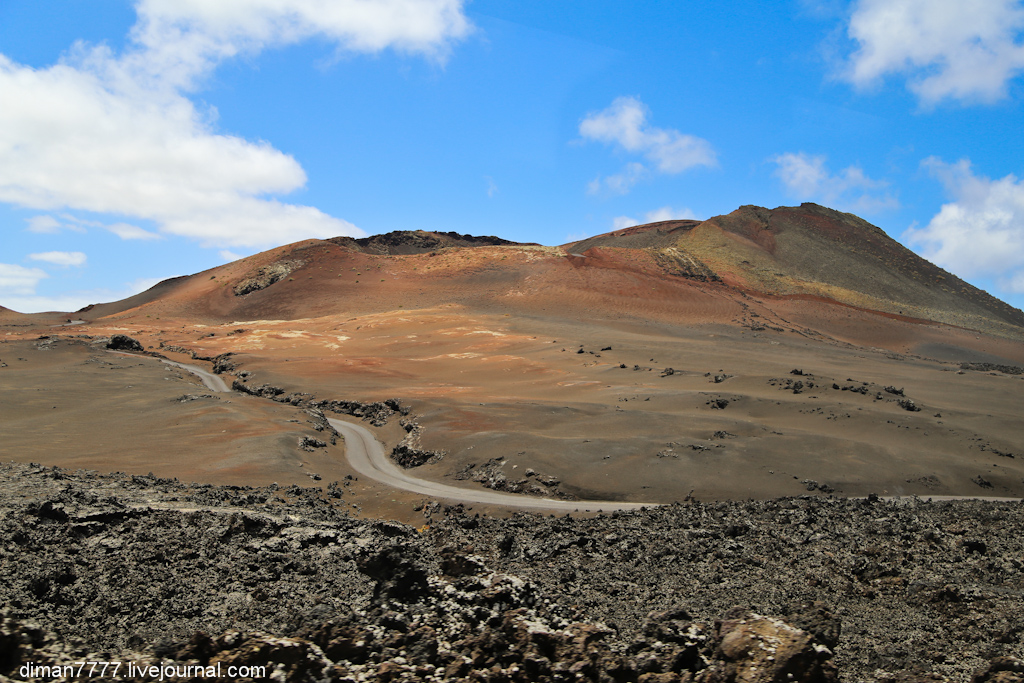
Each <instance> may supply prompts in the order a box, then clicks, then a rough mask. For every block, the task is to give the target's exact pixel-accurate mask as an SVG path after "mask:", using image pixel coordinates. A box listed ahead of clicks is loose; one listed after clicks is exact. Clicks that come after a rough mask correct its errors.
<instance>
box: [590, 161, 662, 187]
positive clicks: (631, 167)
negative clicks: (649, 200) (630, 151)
mask: <svg viewBox="0 0 1024 683" xmlns="http://www.w3.org/2000/svg"><path fill="white" fill-rule="evenodd" d="M646 175H647V168H646V167H645V166H644V165H643V164H640V163H637V162H635V161H631V162H630V163H628V164H626V167H625V168H624V169H622V173H616V174H615V175H610V176H606V177H604V178H602V177H601V176H598V177H596V178H594V179H593V180H591V181H590V182H589V183H587V193H588V194H601V193H604V192H607V193H609V194H626V193H628V192H629V191H630V190H632V189H633V186H634V185H636V184H637V183H638V182H640V181H641V180H642V179H643V178H644V176H646Z"/></svg>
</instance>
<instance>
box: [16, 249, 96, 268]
mask: <svg viewBox="0 0 1024 683" xmlns="http://www.w3.org/2000/svg"><path fill="white" fill-rule="evenodd" d="M28 257H29V258H30V259H32V260H33V261H45V262H46V263H52V264H54V265H56V266H84V265H85V260H86V256H85V254H83V253H82V252H80V251H44V252H42V253H39V254H29V255H28Z"/></svg>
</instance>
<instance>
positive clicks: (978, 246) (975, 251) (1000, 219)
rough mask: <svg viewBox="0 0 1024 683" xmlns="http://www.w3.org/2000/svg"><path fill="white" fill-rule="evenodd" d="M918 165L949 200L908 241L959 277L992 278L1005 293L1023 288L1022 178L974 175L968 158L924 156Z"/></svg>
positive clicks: (907, 234) (910, 233) (911, 232)
mask: <svg viewBox="0 0 1024 683" xmlns="http://www.w3.org/2000/svg"><path fill="white" fill-rule="evenodd" d="M922 165H923V166H924V167H925V168H926V169H927V170H928V171H929V172H930V173H931V174H932V175H933V176H934V177H935V178H937V179H938V180H939V181H941V182H942V184H943V185H944V186H945V188H946V193H947V195H949V196H950V198H952V199H953V201H952V202H950V203H948V204H943V205H942V208H941V209H940V210H939V213H938V214H936V215H935V216H934V217H933V218H932V219H931V221H930V222H929V223H928V225H926V226H925V227H923V228H911V229H909V230H907V231H906V232H905V233H904V238H905V239H906V240H907V241H908V243H909V244H910V245H912V246H915V247H917V248H919V249H921V251H922V254H923V256H924V257H925V258H927V259H929V260H930V261H933V262H935V263H937V264H938V265H940V266H942V267H943V268H946V269H948V270H950V271H952V272H954V273H956V274H958V275H961V276H964V277H971V276H988V277H993V278H996V279H998V280H999V281H1000V283H1001V285H1002V286H1003V287H1005V288H1006V289H1009V290H1010V291H1021V290H1024V181H1022V180H1018V179H1017V177H1016V176H1014V175H1013V174H1010V175H1008V176H1006V177H1004V178H1001V179H999V180H991V179H989V178H986V177H984V176H979V175H976V174H975V173H974V171H973V170H972V168H971V162H970V161H968V160H967V159H961V160H960V161H958V162H956V163H955V164H949V163H946V162H944V161H942V160H941V159H938V158H936V157H929V158H928V159H925V160H924V162H922Z"/></svg>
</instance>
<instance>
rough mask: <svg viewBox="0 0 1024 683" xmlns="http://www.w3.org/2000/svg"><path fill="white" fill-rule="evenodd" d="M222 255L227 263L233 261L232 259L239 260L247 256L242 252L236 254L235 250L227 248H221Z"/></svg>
mask: <svg viewBox="0 0 1024 683" xmlns="http://www.w3.org/2000/svg"><path fill="white" fill-rule="evenodd" d="M220 257H221V258H222V259H224V262H225V263H231V262H232V261H237V260H239V259H243V258H245V257H244V256H242V255H241V254H236V253H235V252H233V251H228V250H227V249H221V251H220Z"/></svg>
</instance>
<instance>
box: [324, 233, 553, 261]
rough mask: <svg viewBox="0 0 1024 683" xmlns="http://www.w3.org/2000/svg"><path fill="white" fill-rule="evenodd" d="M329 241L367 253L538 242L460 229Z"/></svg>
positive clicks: (421, 252)
mask: <svg viewBox="0 0 1024 683" xmlns="http://www.w3.org/2000/svg"><path fill="white" fill-rule="evenodd" d="M328 241H330V242H334V243H335V244H338V245H341V246H343V247H348V248H349V249H353V250H355V251H361V252H363V253H366V254H379V255H407V254H423V253H427V252H431V251H436V250H438V249H448V248H453V247H455V248H462V247H502V246H524V245H525V244H528V245H531V246H537V245H536V244H535V243H533V242H529V243H523V242H511V241H509V240H505V239H502V238H500V237H493V236H485V237H475V236H473V235H462V234H459V233H457V232H430V231H426V230H395V231H392V232H389V233H385V234H383V235H371V236H370V237H362V238H358V239H356V238H352V237H332V238H331V239H330V240H328Z"/></svg>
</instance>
